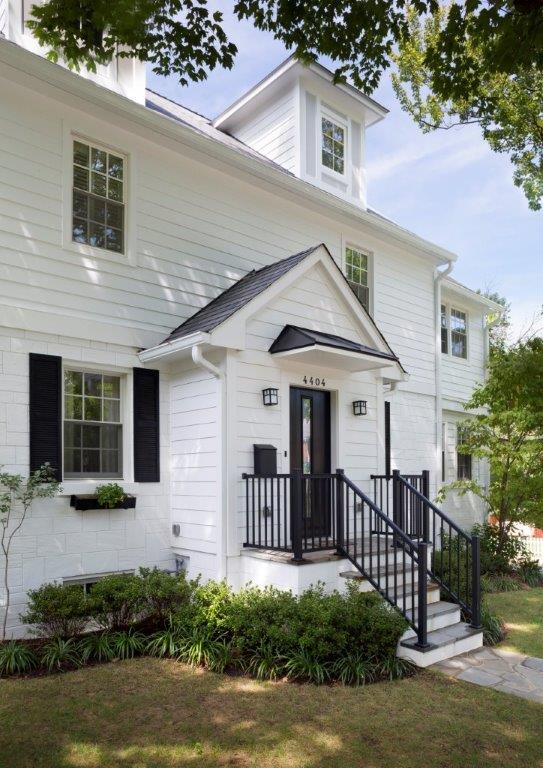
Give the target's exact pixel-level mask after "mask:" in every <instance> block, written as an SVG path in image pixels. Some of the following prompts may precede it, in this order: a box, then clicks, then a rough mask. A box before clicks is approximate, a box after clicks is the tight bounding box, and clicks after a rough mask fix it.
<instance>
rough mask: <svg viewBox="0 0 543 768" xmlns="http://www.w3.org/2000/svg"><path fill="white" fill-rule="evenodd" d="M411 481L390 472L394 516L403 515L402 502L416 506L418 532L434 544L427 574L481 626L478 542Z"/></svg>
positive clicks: (479, 548) (399, 516)
mask: <svg viewBox="0 0 543 768" xmlns="http://www.w3.org/2000/svg"><path fill="white" fill-rule="evenodd" d="M428 495H429V490H428V492H427V494H424V493H422V492H421V491H420V490H419V489H418V488H416V487H415V486H414V485H412V484H411V483H410V482H409V480H408V479H407V477H406V476H405V475H401V474H400V473H399V471H397V470H395V471H394V473H393V496H394V517H395V519H396V517H398V518H400V519H403V518H404V517H405V515H406V511H405V509H404V506H405V505H407V507H408V508H409V509H410V510H413V509H416V510H418V515H419V525H418V530H417V536H418V538H420V540H422V541H423V542H425V543H426V544H433V553H432V559H431V563H430V564H429V565H428V574H429V576H430V577H431V578H432V579H434V580H435V581H436V582H437V583H438V584H439V585H440V587H441V589H442V590H443V591H445V592H446V593H447V595H448V596H449V597H451V598H452V600H453V601H454V602H455V603H457V604H458V605H459V606H460V607H461V608H462V610H463V611H464V613H465V614H466V615H467V616H468V617H469V618H470V620H471V626H472V627H473V628H475V629H480V627H481V565H480V563H481V543H480V539H479V537H478V536H470V535H469V534H468V533H466V532H465V531H464V530H462V528H460V526H459V525H458V524H457V523H455V522H454V520H451V518H450V517H448V515H447V514H446V513H445V512H443V510H441V509H439V507H437V506H436V505H435V504H434V503H433V502H431V501H430V499H429V498H428Z"/></svg>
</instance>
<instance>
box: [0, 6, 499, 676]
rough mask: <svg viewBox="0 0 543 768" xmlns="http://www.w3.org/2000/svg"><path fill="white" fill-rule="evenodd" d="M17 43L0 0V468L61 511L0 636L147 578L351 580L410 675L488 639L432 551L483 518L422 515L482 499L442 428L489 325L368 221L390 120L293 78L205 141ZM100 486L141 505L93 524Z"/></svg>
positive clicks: (369, 103) (436, 258) (35, 540)
mask: <svg viewBox="0 0 543 768" xmlns="http://www.w3.org/2000/svg"><path fill="white" fill-rule="evenodd" d="M24 29H25V28H24V19H23V18H21V7H20V4H19V3H15V2H13V3H7V2H6V0H0V62H1V69H0V89H1V103H2V112H1V114H0V143H1V149H2V151H1V152H0V174H1V179H2V186H1V187H0V270H1V277H2V280H1V285H0V291H1V294H2V300H1V302H0V350H1V355H2V368H1V371H0V462H1V463H2V464H3V465H4V466H5V467H6V468H7V469H9V470H12V471H19V472H21V473H23V474H26V473H28V471H29V468H30V469H33V468H35V467H37V466H39V465H40V464H41V463H42V462H44V461H50V462H51V463H52V464H53V465H54V466H55V467H56V469H57V471H58V475H59V477H60V478H61V480H62V487H63V491H62V493H61V494H60V495H59V497H58V498H56V499H53V500H49V501H47V502H44V503H43V504H40V505H36V506H35V507H34V508H33V509H32V513H31V515H30V517H29V518H28V519H27V520H26V521H25V524H24V527H23V528H22V529H21V531H20V532H19V534H18V535H17V538H16V542H15V545H14V552H13V556H12V559H11V561H10V563H9V569H10V571H9V572H10V583H11V587H12V609H11V612H10V616H9V627H10V632H12V633H14V634H18V633H21V632H23V631H24V628H23V627H21V625H20V621H19V618H18V616H19V613H20V612H21V610H22V609H23V607H24V603H25V596H26V592H27V590H28V589H30V588H33V587H36V586H38V585H39V584H41V583H43V582H45V581H51V580H58V581H61V582H64V583H73V582H77V583H82V584H85V585H89V584H92V582H93V581H96V580H97V579H99V578H100V577H101V576H103V575H104V574H106V573H111V572H122V571H134V570H135V569H137V568H138V567H140V566H149V565H156V566H158V567H161V568H167V569H175V568H186V569H187V571H188V572H189V574H190V575H191V576H195V575H197V574H201V575H202V577H203V578H226V579H228V581H230V582H231V583H232V584H233V585H235V586H240V585H241V584H244V583H247V582H248V581H253V582H256V583H258V584H275V585H278V586H281V587H285V588H290V589H293V590H296V591H299V590H301V589H303V588H304V587H305V586H307V585H309V584H310V583H315V582H316V581H318V580H323V581H324V582H325V584H326V586H327V588H328V589H332V588H336V587H337V588H341V587H342V586H343V585H344V584H345V583H346V582H345V580H346V578H347V579H348V578H356V579H358V580H360V583H361V585H362V587H363V588H367V589H369V588H377V589H379V591H380V592H381V593H382V594H383V595H384V597H385V598H386V599H388V600H389V602H391V603H392V604H394V605H395V606H396V608H397V609H398V610H400V611H402V612H403V613H404V615H406V617H407V618H408V620H409V621H410V623H411V627H412V629H411V630H410V632H409V635H410V637H406V642H408V644H410V645H411V646H413V645H415V644H418V646H417V648H415V649H414V648H413V647H409V648H405V647H402V650H401V651H400V653H403V654H408V655H411V656H412V657H414V658H416V659H417V663H421V664H427V663H430V662H431V661H432V660H433V659H435V658H440V657H443V656H444V655H451V654H453V653H457V652H460V651H462V650H466V649H467V648H468V647H472V646H473V644H478V643H480V633H479V632H478V631H477V630H473V629H472V628H470V627H469V626H468V624H463V623H461V622H460V608H463V609H464V615H465V617H467V618H468V620H469V621H470V622H471V623H472V624H474V625H475V626H476V625H477V616H476V615H475V619H473V616H472V614H476V613H477V605H476V601H477V594H476V593H477V590H476V589H475V590H473V594H472V589H471V586H472V581H473V579H472V576H471V570H470V576H469V578H468V579H467V580H468V582H469V587H465V586H462V585H461V586H462V589H463V591H462V590H459V588H458V585H456V586H455V585H454V584H453V583H452V581H451V579H450V578H449V577H447V578H448V581H447V583H446V584H443V589H444V591H447V590H448V593H447V594H449V596H450V602H449V601H440V600H439V589H438V588H437V586H436V579H437V578H439V574H438V573H436V570H435V568H434V567H433V565H432V560H431V554H432V551H433V550H434V549H435V548H436V547H437V548H439V546H440V543H441V540H442V533H449V532H451V531H457V533H458V535H459V536H460V542H461V546H462V547H464V549H465V551H466V552H468V553H469V557H470V558H471V559H473V560H474V561H476V557H475V558H474V557H473V554H476V544H474V542H473V541H472V540H471V539H470V538H469V537H468V536H465V535H464V534H463V533H462V531H463V530H464V529H469V527H470V525H471V523H472V522H474V521H475V520H480V519H482V516H483V513H484V511H483V510H482V508H480V507H479V506H478V505H477V503H476V501H475V500H474V499H470V498H456V499H455V498H453V499H451V500H450V502H448V505H447V507H446V508H445V509H444V510H439V509H437V508H435V507H434V506H433V505H432V504H431V502H430V501H429V499H431V498H433V496H434V494H435V491H436V488H437V487H438V486H439V484H440V483H442V482H447V481H449V480H451V479H453V478H454V477H456V476H458V475H459V474H462V475H467V474H469V473H472V475H473V476H479V477H480V478H481V479H484V475H485V471H486V470H485V467H483V466H478V465H477V463H476V462H475V461H473V462H472V461H468V458H469V457H460V456H458V455H457V451H456V445H457V437H458V435H457V423H458V422H459V421H460V420H461V419H462V418H464V412H463V403H464V402H465V401H466V400H467V399H468V397H469V394H470V392H471V391H472V389H473V386H474V385H475V384H476V383H477V381H481V380H482V379H483V377H484V367H485V357H486V354H487V352H486V350H487V328H488V318H489V316H490V315H492V314H493V313H495V312H496V311H497V307H496V305H494V304H493V303H492V302H489V301H488V300H486V299H484V298H483V297H481V296H479V295H478V294H476V293H474V292H473V291H470V290H469V289H467V288H465V287H464V286H461V285H460V284H458V283H456V282H455V281H454V280H452V278H450V277H449V276H448V273H449V272H450V271H451V269H452V268H453V265H454V261H455V259H456V257H455V256H454V254H451V253H450V252H449V251H446V250H444V249H442V248H440V247H439V246H436V245H434V244H432V243H429V242H427V241H425V240H423V239H421V238H419V237H418V236H416V235H414V234H413V233H411V232H408V231H407V230H405V229H403V228H401V227H399V226H397V225H396V224H394V223H393V222H391V221H390V220H388V219H386V218H384V217H383V216H381V215H379V214H377V213H375V212H374V211H372V210H371V209H370V208H368V206H367V183H366V170H365V168H366V164H365V158H364V143H365V142H364V137H365V132H366V130H368V129H370V128H371V129H372V130H378V127H373V126H375V125H376V124H377V123H378V122H379V121H380V120H382V119H383V118H384V117H385V115H386V110H385V109H384V108H383V107H382V106H381V105H379V104H377V103H376V102H375V101H373V100H372V99H369V98H368V97H366V96H365V95H364V94H362V93H360V92H359V91H357V90H356V89H354V88H352V87H351V86H348V85H334V83H333V77H332V75H331V73H330V72H328V71H327V70H326V69H325V68H324V67H321V66H320V65H316V64H315V65H311V66H310V67H305V66H302V65H301V64H299V63H297V62H296V61H294V60H293V59H288V60H287V61H286V62H285V63H284V64H283V65H281V67H279V68H278V69H277V70H275V71H274V72H273V73H271V74H270V75H269V76H268V77H267V78H266V79H265V80H264V81H262V82H261V83H260V84H258V85H257V86H255V87H254V88H253V89H251V90H250V91H249V92H248V93H247V94H246V95H245V96H243V97H242V98H241V99H240V100H238V101H237V102H236V103H235V104H234V105H232V106H231V107H230V108H229V109H228V110H226V111H225V112H224V113H223V115H221V116H220V117H219V118H217V119H216V120H214V121H211V120H208V119H206V118H203V117H201V116H200V115H197V114H195V113H194V112H191V111H190V110H187V109H185V108H184V107H182V106H180V105H178V104H175V103H173V102H171V101H169V100H168V99H165V98H163V97H161V96H159V95H157V94H155V93H152V92H150V91H147V90H146V89H145V78H144V72H143V71H142V67H141V65H140V64H139V63H138V62H131V61H127V60H124V61H119V62H113V63H112V65H111V66H110V67H109V68H106V69H103V70H100V71H99V72H98V73H97V74H95V75H94V74H93V75H88V76H87V74H86V73H82V74H75V73H73V72H69V71H68V70H66V69H65V68H63V67H62V66H60V65H54V64H52V63H50V62H48V61H47V60H45V59H44V57H43V55H42V53H43V52H42V51H40V50H39V49H38V48H37V46H36V44H35V41H34V40H33V39H32V37H31V36H30V35H29V34H28V32H26V31H24ZM2 32H3V35H4V37H2V35H1V33H2ZM338 470H342V471H338ZM393 477H394V479H393ZM112 480H114V481H117V482H119V483H120V484H122V486H123V488H124V489H125V490H126V491H127V492H128V493H130V494H132V495H133V496H134V497H135V502H134V506H132V507H131V508H127V509H114V510H103V509H96V508H95V509H88V506H89V504H92V502H89V501H88V497H89V496H92V495H93V494H94V493H95V489H96V486H97V485H99V484H103V483H104V482H110V481H112ZM85 507H87V508H85ZM456 526H457V527H456ZM475 564H476V562H475ZM468 565H469V567H470V569H471V562H470V563H468ZM475 571H476V569H474V572H475ZM442 576H443V574H442ZM442 580H443V579H442ZM461 591H462V593H460V592H461ZM468 591H469V594H467V592H468ZM419 598H420V599H419ZM474 600H475V604H474ZM419 605H420V609H419ZM426 606H427V608H426ZM447 628H448V629H447ZM436 632H437V633H438V634H434V633H436ZM440 633H441V634H440ZM423 646H424V650H425V653H422V650H421V648H422V647H423ZM428 649H429V650H428Z"/></svg>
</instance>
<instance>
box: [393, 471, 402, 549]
mask: <svg viewBox="0 0 543 768" xmlns="http://www.w3.org/2000/svg"><path fill="white" fill-rule="evenodd" d="M392 519H393V520H394V522H395V523H396V525H397V526H398V528H401V530H402V531H403V530H404V527H403V494H402V485H401V479H400V470H399V469H393V470H392ZM393 543H394V546H395V547H397V546H401V542H400V541H398V539H397V537H396V534H394V538H393Z"/></svg>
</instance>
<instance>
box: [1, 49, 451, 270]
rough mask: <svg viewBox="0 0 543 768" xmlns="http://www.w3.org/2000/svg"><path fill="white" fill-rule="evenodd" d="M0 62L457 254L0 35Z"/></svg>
mask: <svg viewBox="0 0 543 768" xmlns="http://www.w3.org/2000/svg"><path fill="white" fill-rule="evenodd" d="M0 62H2V63H4V64H6V65H7V66H11V67H14V68H16V69H18V70H19V71H21V72H23V73H24V74H27V75H30V76H31V77H35V78H36V79H37V80H40V81H42V82H44V83H46V84H48V85H50V86H53V87H56V88H59V89H60V90H62V91H64V92H66V93H69V94H71V95H73V96H76V97H78V98H82V99H84V100H86V101H87V102H89V103H91V104H96V105H98V106H100V107H102V108H107V109H108V110H109V112H110V113H115V114H117V115H118V116H120V117H121V118H124V119H126V120H128V121H129V122H130V123H138V124H139V125H140V126H143V127H144V128H147V129H149V130H151V131H153V132H154V133H156V134H158V135H162V136H164V137H165V138H168V139H170V140H173V141H176V142H178V143H180V144H182V145H183V146H186V147H189V148H190V149H195V150H199V151H201V152H202V153H203V154H204V155H207V156H208V157H210V158H213V159H217V160H219V161H222V162H224V163H226V164H228V165H233V166H235V167H237V168H238V169H239V168H241V170H243V171H245V172H246V173H248V174H250V175H252V176H255V177H257V178H259V179H262V180H265V181H267V182H268V183H271V184H274V185H275V186H277V187H280V188H282V189H284V190H285V191H287V192H291V193H293V194H296V195H300V196H303V197H304V198H305V199H306V200H309V201H311V202H314V203H315V204H316V205H319V206H324V207H325V208H327V209H328V210H329V211H330V212H332V211H335V212H337V213H339V214H341V215H344V216H346V217H347V218H349V219H352V220H353V221H354V222H355V223H358V224H360V223H364V224H366V225H367V226H369V227H370V228H371V229H373V230H374V231H376V232H377V233H379V234H382V235H386V236H388V237H390V238H391V239H392V240H395V241H397V242H399V243H401V244H402V245H407V246H409V247H411V248H413V249H414V250H416V251H417V252H418V253H419V254H420V255H422V256H423V257H426V258H429V259H431V261H432V262H433V263H437V264H438V265H439V264H447V263H448V262H449V261H456V259H457V256H456V254H454V253H452V252H451V251H448V250H446V249H445V248H442V247H441V246H438V245H436V244H434V243H431V242H429V241H428V240H425V239H424V238H421V237H419V236H418V235H415V234H414V233H412V232H408V231H406V230H404V229H403V228H402V227H400V226H398V225H397V224H394V223H393V222H388V221H386V220H384V219H380V218H378V217H377V216H373V215H372V214H371V213H369V212H368V211H366V210H364V209H363V208H359V207H358V206H356V205H353V204H352V203H349V202H348V201H346V200H342V199H341V198H339V197H336V196H335V195H333V194H332V193H330V192H326V191H324V190H322V189H320V188H319V187H317V186H315V185H313V184H310V183H309V182H307V181H303V180H302V179H299V178H297V177H296V176H293V175H292V174H289V173H287V172H286V171H285V170H284V169H282V168H279V167H274V166H273V165H272V164H271V163H270V164H268V163H264V162H263V160H258V159H257V158H255V157H252V156H249V155H246V154H244V153H243V152H242V151H241V149H240V150H237V149H235V148H233V147H230V146H224V145H222V144H220V143H219V142H217V141H215V140H214V139H213V138H211V137H209V136H207V135H205V134H202V133H201V132H199V131H198V130H197V129H196V128H193V127H192V126H188V125H184V124H181V123H179V122H177V121H175V120H174V119H173V118H168V117H166V116H164V115H161V114H159V113H157V112H153V111H152V110H150V109H149V108H147V107H145V106H143V105H141V104H137V103H135V102H133V101H131V100H130V99H128V98H127V97H126V96H122V95H121V94H118V93H116V92H114V91H110V90H108V89H107V88H104V87H103V86H100V85H97V84H96V83H93V82H92V81H90V80H85V79H84V78H82V77H81V76H80V75H77V74H75V73H73V72H70V71H68V70H65V69H63V68H62V67H60V66H59V65H58V64H53V63H52V62H50V61H48V60H47V59H44V58H43V57H41V56H38V55H37V54H35V53H31V52H30V51H27V50H24V49H22V48H20V47H19V46H17V45H16V44H15V43H12V42H10V41H9V40H3V39H2V38H0Z"/></svg>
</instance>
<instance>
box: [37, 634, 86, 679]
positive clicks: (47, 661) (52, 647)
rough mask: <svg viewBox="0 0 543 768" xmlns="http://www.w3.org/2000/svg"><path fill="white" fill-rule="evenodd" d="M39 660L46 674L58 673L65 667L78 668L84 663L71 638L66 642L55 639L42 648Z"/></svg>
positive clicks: (59, 638)
mask: <svg viewBox="0 0 543 768" xmlns="http://www.w3.org/2000/svg"><path fill="white" fill-rule="evenodd" d="M40 660H41V664H42V666H43V667H45V669H46V670H47V671H48V672H55V671H60V670H62V669H64V668H66V667H80V666H81V665H82V664H83V663H84V662H83V657H82V654H81V649H80V647H79V646H78V644H77V643H76V642H75V640H74V639H73V638H72V637H70V638H68V640H64V639H63V638H61V637H55V638H54V639H53V640H51V641H50V642H49V643H47V644H46V645H44V646H43V648H42V651H41V659H40Z"/></svg>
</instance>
